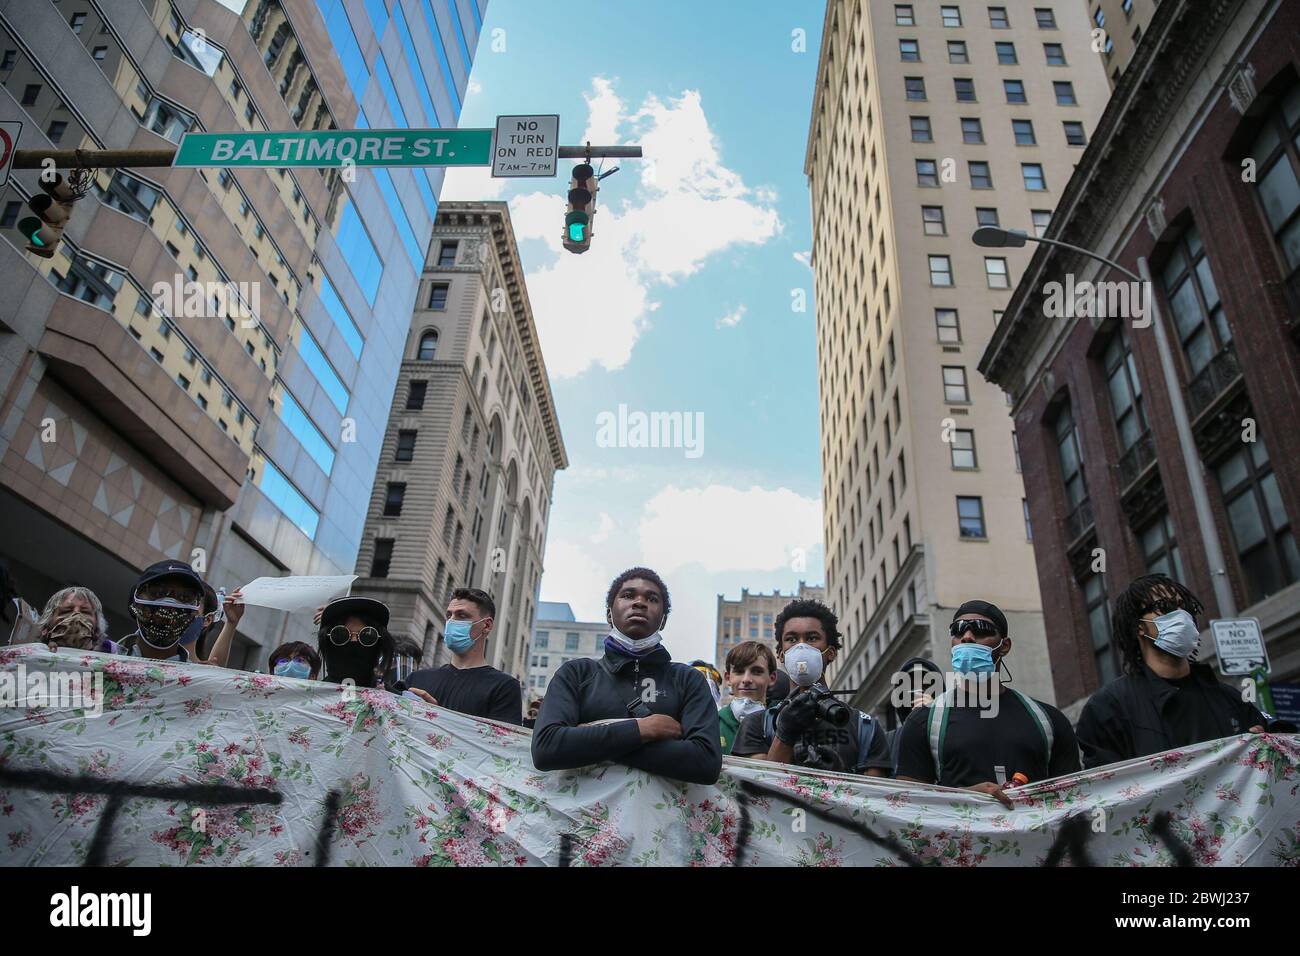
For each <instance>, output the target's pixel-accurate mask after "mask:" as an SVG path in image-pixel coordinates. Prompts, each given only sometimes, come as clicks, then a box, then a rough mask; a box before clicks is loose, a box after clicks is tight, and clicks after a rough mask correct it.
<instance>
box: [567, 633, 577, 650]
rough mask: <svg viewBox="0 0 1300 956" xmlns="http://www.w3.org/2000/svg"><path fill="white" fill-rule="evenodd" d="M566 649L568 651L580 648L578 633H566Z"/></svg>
mask: <svg viewBox="0 0 1300 956" xmlns="http://www.w3.org/2000/svg"><path fill="white" fill-rule="evenodd" d="M564 649H565V650H566V651H576V650H577V649H578V635H577V634H572V633H569V634H565V635H564Z"/></svg>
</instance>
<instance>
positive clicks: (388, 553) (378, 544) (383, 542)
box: [370, 538, 393, 578]
mask: <svg viewBox="0 0 1300 956" xmlns="http://www.w3.org/2000/svg"><path fill="white" fill-rule="evenodd" d="M392 561H393V539H392V538H376V539H375V556H374V558H373V559H372V560H371V562H370V576H371V577H372V578H386V577H388V566H389V565H390V564H391V563H392Z"/></svg>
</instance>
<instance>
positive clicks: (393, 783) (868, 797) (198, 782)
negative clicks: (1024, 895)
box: [0, 644, 1300, 866]
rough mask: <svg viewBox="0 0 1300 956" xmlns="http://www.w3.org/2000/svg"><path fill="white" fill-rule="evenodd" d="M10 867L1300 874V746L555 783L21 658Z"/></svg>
mask: <svg viewBox="0 0 1300 956" xmlns="http://www.w3.org/2000/svg"><path fill="white" fill-rule="evenodd" d="M0 704H3V706H0V865H6V866H56V865H58V866H68V865H130V864H135V865H172V866H175V865H214V866H229V865H263V866H323V865H334V866H337V865H345V864H347V865H381V866H382V865H392V866H473V865H482V864H487V865H500V866H534V865H549V866H618V865H629V866H647V865H658V866H789V865H796V866H1056V865H1076V866H1077V865H1089V864H1092V865H1104V866H1171V865H1194V866H1297V865H1300V795H1298V794H1300V737H1297V736H1294V735H1288V736H1282V735H1243V736H1240V737H1230V738H1226V739H1223V740H1217V741H1211V742H1208V743H1203V744H1198V745H1196V746H1194V747H1189V748H1187V749H1185V750H1180V751H1168V752H1165V753H1161V754H1156V755H1154V756H1151V757H1144V758H1141V759H1138V760H1131V761H1128V762H1126V763H1122V764H1115V765H1112V766H1109V767H1105V768H1102V769H1100V770H1094V771H1090V772H1087V773H1079V774H1072V775H1070V776H1066V777H1058V778H1056V779H1054V780H1048V781H1044V782H1042V783H1037V784H1032V785H1030V786H1026V787H1024V788H1021V789H1018V790H1015V791H1013V793H1014V794H1015V797H1014V799H1015V809H1014V810H1010V811H1009V810H1007V809H1006V808H1004V807H1003V806H1002V805H1001V804H999V803H997V802H996V801H995V800H993V799H992V798H991V797H987V796H984V795H981V794H976V793H971V792H967V791H961V790H949V789H945V788H941V787H929V786H921V785H916V784H905V783H901V782H895V781H889V780H877V779H872V778H866V777H856V776H850V775H845V774H835V773H820V772H807V771H803V770H800V769H798V768H794V767H788V766H785V765H778V764H768V763H763V762H759V761H753V760H743V759H734V758H728V759H727V761H726V764H725V767H724V769H723V774H722V778H721V779H720V780H719V781H718V783H717V785H715V786H698V785H691V784H682V783H678V782H676V781H672V780H668V779H665V778H663V777H656V776H652V775H650V774H647V773H643V772H641V771H638V770H633V769H631V768H628V767H625V766H622V765H620V764H601V765H599V766H595V767H588V768H585V769H583V770H578V771H566V772H554V773H539V772H538V771H536V770H535V769H534V768H533V766H532V761H531V758H530V755H529V743H530V734H529V731H527V730H525V729H523V728H517V727H510V726H506V725H502V724H498V723H494V722H492V721H484V720H476V719H473V718H470V717H466V716H464V715H461V714H457V713H453V712H451V711H447V710H443V709H441V708H438V707H431V706H427V705H424V704H422V703H419V702H416V701H413V700H410V699H407V698H403V697H397V696H394V695H392V694H389V693H387V692H384V691H371V690H364V689H355V688H342V687H339V686H336V685H332V684H323V683H314V682H310V681H301V680H293V679H289V678H278V677H269V676H266V675H261V674H250V673H246V672H241V671H233V670H224V669H220V668H216V667H205V666H202V665H185V664H169V663H157V662H152V661H146V660H142V659H140V658H128V657H111V656H107V655H103V654H97V653H92V652H82V651H71V650H63V651H59V652H57V653H51V652H50V651H49V650H48V649H47V648H45V647H44V646H43V645H40V644H29V645H24V646H21V647H16V648H3V649H0Z"/></svg>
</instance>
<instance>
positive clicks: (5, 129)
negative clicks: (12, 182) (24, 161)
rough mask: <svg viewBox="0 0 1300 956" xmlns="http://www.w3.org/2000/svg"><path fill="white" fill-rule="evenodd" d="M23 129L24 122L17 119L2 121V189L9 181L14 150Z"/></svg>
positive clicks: (0, 128) (0, 184) (0, 160)
mask: <svg viewBox="0 0 1300 956" xmlns="http://www.w3.org/2000/svg"><path fill="white" fill-rule="evenodd" d="M22 131H23V124H22V123H20V122H18V121H17V120H13V121H9V120H5V121H0V189H3V188H4V186H5V184H6V183H7V182H9V167H10V166H12V165H13V162H14V151H15V150H16V149H18V136H19V134H20V133H22Z"/></svg>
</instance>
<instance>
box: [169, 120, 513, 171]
mask: <svg viewBox="0 0 1300 956" xmlns="http://www.w3.org/2000/svg"><path fill="white" fill-rule="evenodd" d="M349 160H350V161H351V162H352V163H353V164H355V165H357V166H491V165H492V130H490V129H332V130H314V131H312V132H302V131H298V130H294V131H292V132H283V133H243V132H240V133H186V134H185V135H184V137H182V138H181V145H180V148H179V149H177V150H176V158H175V159H174V160H172V165H173V166H223V167H224V166H273V167H280V166H309V167H324V166H342V165H343V164H344V163H345V162H347V161H349Z"/></svg>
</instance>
